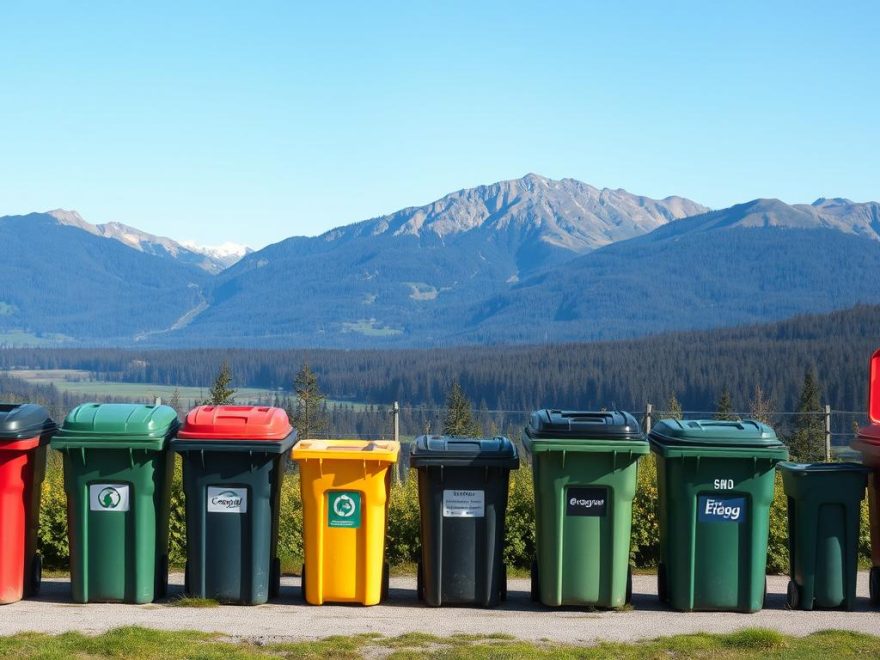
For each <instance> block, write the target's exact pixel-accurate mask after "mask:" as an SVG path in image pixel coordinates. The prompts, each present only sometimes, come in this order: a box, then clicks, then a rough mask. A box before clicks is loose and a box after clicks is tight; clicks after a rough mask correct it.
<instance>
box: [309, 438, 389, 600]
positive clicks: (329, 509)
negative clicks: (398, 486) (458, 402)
mask: <svg viewBox="0 0 880 660" xmlns="http://www.w3.org/2000/svg"><path fill="white" fill-rule="evenodd" d="M399 452H400V443H397V442H393V441H367V440H300V442H299V443H298V444H297V445H296V446H295V447H294V448H293V460H295V461H296V462H297V463H299V468H300V488H301V490H302V501H303V545H304V546H305V547H304V553H305V566H303V572H302V585H303V597H304V598H305V600H306V602H308V603H310V604H312V605H321V604H323V603H325V602H332V603H361V604H363V605H376V604H377V603H379V602H380V601H381V600H382V598H384V597H385V596H386V595H387V594H388V567H387V566H386V564H385V528H386V521H387V512H388V498H389V495H390V492H391V471H390V470H389V468H390V467H391V466H392V465H394V464H395V463H396V462H397V455H398V453H399Z"/></svg>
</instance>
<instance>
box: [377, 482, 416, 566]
mask: <svg viewBox="0 0 880 660" xmlns="http://www.w3.org/2000/svg"><path fill="white" fill-rule="evenodd" d="M419 521H420V516H419V479H418V476H417V475H416V472H415V470H411V471H410V473H409V478H408V479H407V480H406V481H404V482H398V483H395V484H394V485H393V486H392V487H391V501H390V503H389V505H388V550H387V554H386V557H387V560H388V561H389V562H390V563H391V564H405V563H410V562H416V561H418V559H419V551H420V548H421V543H420V542H419V524H420V522H419Z"/></svg>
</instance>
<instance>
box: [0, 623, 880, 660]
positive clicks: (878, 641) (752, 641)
mask: <svg viewBox="0 0 880 660" xmlns="http://www.w3.org/2000/svg"><path fill="white" fill-rule="evenodd" d="M377 656H381V657H389V658H394V659H395V660H401V659H405V658H422V657H438V658H450V659H457V658H461V659H462V660H464V659H465V658H487V659H488V658H499V657H504V658H554V659H555V658H559V659H568V658H584V659H592V658H596V659H599V658H607V657H612V658H619V659H622V660H627V659H633V660H653V659H656V658H706V659H708V658H754V659H762V660H763V659H768V658H769V659H774V658H779V659H781V658H795V659H797V658H829V657H833V658H846V657H857V656H859V657H878V656H880V637H876V636H873V635H864V634H860V633H853V632H844V631H838V630H828V631H822V632H818V633H813V634H811V635H807V636H806V637H790V636H787V635H782V634H781V633H778V632H775V631H772V630H765V629H745V630H740V631H737V632H734V633H730V634H726V635H710V634H705V633H701V634H695V635H675V636H672V637H661V638H659V639H654V640H648V641H644V642H637V643H634V644H621V643H609V642H605V643H599V644H596V645H593V646H574V645H566V644H555V643H552V642H549V641H546V640H545V641H541V642H537V643H532V642H524V641H521V640H517V639H515V638H513V637H511V636H509V635H501V634H495V635H491V634H490V635H465V634H459V635H450V636H449V637H437V636H435V635H429V634H426V633H419V632H412V633H407V634H405V635H399V636H397V637H383V636H382V635H380V634H378V633H366V634H362V635H350V636H335V637H327V638H325V639H320V640H312V641H302V642H285V643H269V644H263V643H256V642H246V641H243V642H234V641H229V640H228V639H225V638H223V637H222V636H221V635H219V634H215V633H201V632H192V631H186V632H168V631H160V630H150V629H147V628H139V627H135V626H130V627H125V628H117V629H116V630H111V631H110V632H107V633H104V634H102V635H96V636H93V637H92V636H88V635H83V634H82V633H78V632H70V633H65V634H63V635H56V636H53V635H45V634H38V633H22V634H18V635H12V636H9V637H0V657H23V658H47V659H50V660H51V659H55V658H59V659H61V658H69V657H87V658H170V659H176V658H205V659H208V660H213V659H214V658H216V659H217V660H221V659H223V660H227V659H229V660H237V659H239V658H243V659H250V658H327V657H330V658H362V657H377Z"/></svg>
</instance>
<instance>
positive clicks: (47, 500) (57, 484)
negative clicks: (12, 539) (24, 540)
mask: <svg viewBox="0 0 880 660" xmlns="http://www.w3.org/2000/svg"><path fill="white" fill-rule="evenodd" d="M37 537H38V543H39V545H40V551H41V552H42V554H43V563H44V564H45V565H46V566H47V567H50V568H67V560H68V557H69V556H70V547H69V546H68V544H67V497H66V496H65V494H64V477H63V471H62V469H61V454H59V453H58V452H56V451H50V452H49V457H48V462H47V466H46V480H45V481H44V482H43V500H42V504H41V506H40V529H39V532H38V533H37Z"/></svg>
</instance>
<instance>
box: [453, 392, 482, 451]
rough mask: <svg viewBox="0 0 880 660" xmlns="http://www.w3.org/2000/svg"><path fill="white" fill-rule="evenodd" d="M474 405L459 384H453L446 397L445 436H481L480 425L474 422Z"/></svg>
mask: <svg viewBox="0 0 880 660" xmlns="http://www.w3.org/2000/svg"><path fill="white" fill-rule="evenodd" d="M472 409H473V404H472V403H471V402H470V400H469V399H468V398H467V397H466V396H465V394H464V390H462V389H461V385H459V384H458V383H457V382H455V383H453V384H452V388H451V389H450V390H449V395H448V396H447V397H446V417H445V419H444V420H443V433H444V434H445V435H463V436H471V437H473V436H479V435H481V432H482V431H481V429H480V425H479V424H478V423H477V422H475V421H474V417H473V410H472Z"/></svg>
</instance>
